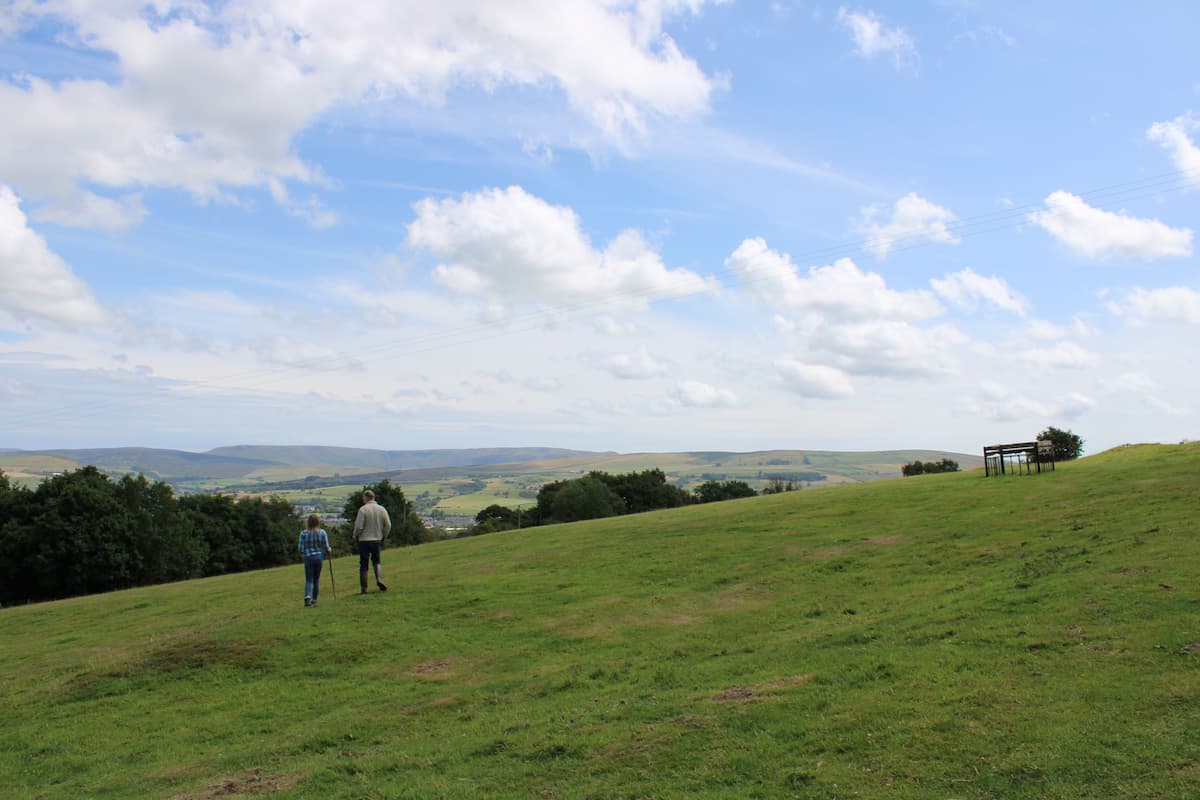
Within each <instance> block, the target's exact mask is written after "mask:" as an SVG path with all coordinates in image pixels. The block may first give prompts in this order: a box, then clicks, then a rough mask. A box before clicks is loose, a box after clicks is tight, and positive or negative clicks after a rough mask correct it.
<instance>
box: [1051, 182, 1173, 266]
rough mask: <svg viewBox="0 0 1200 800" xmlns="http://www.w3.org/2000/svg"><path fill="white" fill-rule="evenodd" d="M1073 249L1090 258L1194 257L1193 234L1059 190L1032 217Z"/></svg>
mask: <svg viewBox="0 0 1200 800" xmlns="http://www.w3.org/2000/svg"><path fill="white" fill-rule="evenodd" d="M1029 220H1030V222H1033V223H1034V224H1035V225H1038V226H1040V227H1042V228H1045V229H1046V231H1048V232H1049V233H1050V235H1051V236H1053V237H1054V238H1055V239H1058V240H1059V241H1060V242H1062V243H1063V244H1064V245H1066V246H1067V247H1068V248H1070V249H1071V250H1074V251H1075V252H1077V253H1079V254H1081V255H1083V256H1086V257H1088V258H1094V259H1103V258H1145V259H1154V258H1165V257H1167V256H1188V255H1191V254H1192V231H1191V229H1189V228H1171V227H1168V226H1167V225H1164V224H1163V223H1162V222H1159V221H1158V220H1156V219H1138V218H1137V217H1131V216H1129V214H1127V213H1126V212H1125V211H1119V212H1116V213H1114V212H1111V211H1103V210H1101V209H1098V208H1093V207H1092V206H1089V205H1088V204H1087V203H1086V202H1084V200H1083V198H1081V197H1078V196H1076V195H1073V194H1071V193H1070V192H1064V191H1061V190H1059V191H1056V192H1054V193H1052V194H1051V195H1050V196H1049V197H1047V198H1046V208H1045V209H1044V210H1041V211H1035V212H1033V213H1032V214H1030V215H1029Z"/></svg>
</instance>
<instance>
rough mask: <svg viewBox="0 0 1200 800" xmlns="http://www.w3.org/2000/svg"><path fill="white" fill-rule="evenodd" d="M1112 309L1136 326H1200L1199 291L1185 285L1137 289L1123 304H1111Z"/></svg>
mask: <svg viewBox="0 0 1200 800" xmlns="http://www.w3.org/2000/svg"><path fill="white" fill-rule="evenodd" d="M1109 310H1110V311H1112V312H1113V313H1114V314H1116V315H1118V316H1124V317H1128V318H1129V319H1130V321H1131V322H1134V323H1135V324H1142V325H1148V324H1150V323H1153V322H1182V323H1184V324H1187V325H1200V292H1197V291H1196V290H1194V289H1188V288H1186V287H1183V286H1172V287H1169V288H1166V289H1135V290H1134V291H1132V292H1130V293H1129V294H1128V295H1126V297H1125V301H1124V303H1117V302H1111V303H1109Z"/></svg>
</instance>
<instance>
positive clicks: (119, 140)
mask: <svg viewBox="0 0 1200 800" xmlns="http://www.w3.org/2000/svg"><path fill="white" fill-rule="evenodd" d="M705 4H706V3H705V2H704V0H661V1H660V2H642V3H631V2H607V1H599V2H594V1H592V0H545V1H544V2H528V3H520V4H512V3H477V2H468V0H445V2H440V3H435V4H430V3H427V2H424V1H423V0H387V1H386V2H384V0H375V1H374V2H370V1H368V2H362V3H357V4H356V5H355V8H354V13H352V14H350V13H346V9H345V7H344V5H343V4H339V3H334V2H310V3H294V2H290V0H246V1H245V2H238V3H223V4H218V5H216V6H215V7H214V6H211V5H209V4H203V3H182V4H176V5H173V6H171V7H167V6H166V5H164V4H144V3H120V4H115V3H47V4H44V5H40V4H39V5H32V4H29V5H23V6H22V8H21V9H19V10H20V13H17V11H15V10H12V9H10V10H8V11H4V12H0V28H2V29H3V30H6V31H7V30H12V29H15V28H16V27H17V25H18V24H19V22H20V23H28V24H33V23H34V22H36V21H38V20H35V17H38V16H40V17H42V18H44V20H45V21H47V23H48V24H50V25H53V26H61V29H60V34H61V35H60V40H61V41H64V42H71V43H73V44H75V45H76V46H78V47H81V48H85V49H87V50H90V51H92V52H96V53H102V54H106V55H107V54H111V55H112V56H114V57H115V58H114V64H115V66H114V69H115V70H116V72H117V79H116V80H110V79H109V76H105V79H104V80H100V79H89V78H87V77H83V78H78V79H72V80H66V81H62V82H60V83H51V82H48V81H46V80H43V79H41V78H39V77H37V76H33V77H28V78H22V79H20V82H19V83H14V82H3V81H0V119H4V120H5V135H4V136H3V137H2V138H0V174H3V175H5V176H6V180H8V182H9V183H10V184H11V185H13V186H15V187H16V188H17V189H18V190H19V191H21V192H22V194H24V195H25V196H27V197H30V198H33V199H36V200H38V201H39V202H42V201H45V202H48V203H49V206H48V207H47V209H46V210H45V212H44V213H45V214H46V215H47V216H46V218H48V219H49V218H54V219H57V220H59V221H63V222H69V223H70V224H83V225H93V226H100V227H109V228H111V227H114V226H117V225H128V224H132V223H133V222H135V221H136V218H138V217H139V214H138V213H136V212H137V210H138V206H137V204H136V203H135V202H134V201H132V200H129V199H126V200H125V201H124V206H122V204H121V201H111V200H107V198H101V197H99V196H98V195H94V194H91V193H90V192H89V190H88V189H87V188H86V186H87V185H89V184H90V185H94V186H100V187H106V188H107V189H109V190H121V189H141V188H143V187H170V188H178V189H183V190H185V191H188V192H190V193H191V194H193V195H194V196H196V197H197V198H199V199H201V200H206V201H207V200H213V199H219V200H229V199H230V195H229V194H228V192H229V191H230V190H233V191H236V190H240V189H245V188H258V189H266V190H268V191H270V192H271V193H272V194H273V195H274V196H275V197H276V198H277V199H278V198H280V197H281V196H282V197H283V198H284V200H283V202H282V204H283V206H284V208H285V210H287V211H288V212H289V213H293V214H296V215H298V216H301V217H303V218H305V219H307V220H309V221H310V223H312V224H314V225H317V226H322V225H328V224H332V222H333V221H334V218H335V217H334V215H333V213H332V212H330V211H328V210H326V209H325V208H324V207H323V206H321V204H320V203H319V201H315V200H313V201H304V202H300V203H296V202H294V201H291V200H290V198H288V197H287V193H286V192H284V193H282V195H281V193H280V192H279V191H278V187H279V186H282V185H283V184H284V183H287V182H299V183H310V184H311V183H318V184H319V183H322V181H323V179H322V177H321V175H320V173H319V172H318V171H317V170H315V169H314V168H312V167H311V166H310V165H308V164H306V163H304V161H303V160H302V159H301V158H300V157H299V156H298V155H297V154H296V152H295V147H294V140H295V138H296V136H297V134H298V133H300V132H301V131H303V130H304V129H305V128H307V127H308V126H309V125H311V124H312V123H313V122H314V120H316V119H317V118H318V117H319V116H320V115H322V114H323V113H325V112H327V111H328V110H329V109H331V108H333V107H336V106H349V105H354V104H357V103H363V102H365V103H367V104H378V105H385V104H389V103H396V102H400V103H410V104H416V105H424V106H435V105H438V104H441V103H444V102H445V100H446V98H447V96H448V95H449V93H450V92H451V90H453V89H454V88H456V87H460V86H468V87H480V88H482V89H484V90H486V91H489V92H495V91H497V90H499V89H501V88H502V87H506V86H516V87H530V88H533V89H538V90H542V92H541V96H543V97H547V96H548V97H550V98H551V99H552V100H557V101H558V102H563V101H565V103H566V104H567V105H568V106H570V107H571V108H572V109H573V110H574V111H575V112H576V114H577V115H578V116H579V117H581V118H583V119H585V120H587V121H588V123H589V124H590V125H592V126H594V127H595V128H597V129H599V131H600V132H601V135H603V136H604V137H606V138H607V139H608V140H609V141H612V142H616V143H618V144H624V143H626V142H628V141H630V140H631V139H634V138H637V137H641V136H642V135H643V134H644V133H645V132H646V131H647V130H648V128H649V126H650V125H651V124H652V123H653V122H654V121H655V120H657V119H660V118H681V119H688V118H695V117H698V116H700V115H703V114H704V113H706V112H707V110H708V109H709V104H710V99H711V96H712V93H713V92H714V91H715V90H716V89H717V88H718V86H720V85H721V81H720V80H719V79H715V78H711V77H709V76H708V75H706V74H705V73H704V72H703V71H702V70H701V69H700V67H699V66H698V65H697V64H696V62H695V61H694V60H693V59H691V58H689V57H688V56H686V55H685V54H684V53H683V52H682V51H680V49H679V47H678V46H677V45H676V43H675V42H674V41H673V40H672V39H671V38H670V37H669V36H668V35H667V34H666V33H665V32H664V27H663V26H664V24H665V22H666V20H667V19H669V18H671V17H674V16H678V15H680V14H685V13H692V14H695V13H699V12H700V11H701V10H702V9H703V6H704V5H705ZM556 95H557V97H556ZM515 135H516V134H515V133H514V136H515ZM114 202H116V206H114V205H113V203H114Z"/></svg>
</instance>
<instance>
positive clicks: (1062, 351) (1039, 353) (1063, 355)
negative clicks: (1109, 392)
mask: <svg viewBox="0 0 1200 800" xmlns="http://www.w3.org/2000/svg"><path fill="white" fill-rule="evenodd" d="M1021 357H1022V359H1023V360H1025V361H1027V362H1029V363H1030V364H1033V365H1034V366H1036V367H1042V368H1045V369H1086V368H1088V367H1094V366H1096V365H1097V364H1099V363H1100V357H1099V356H1098V355H1096V354H1095V353H1093V352H1091V351H1090V350H1086V349H1084V348H1083V347H1080V346H1079V345H1077V344H1075V343H1074V342H1059V343H1058V344H1056V345H1054V346H1053V347H1038V348H1034V349H1031V350H1027V351H1025V352H1024V353H1023V354H1022V356H1021Z"/></svg>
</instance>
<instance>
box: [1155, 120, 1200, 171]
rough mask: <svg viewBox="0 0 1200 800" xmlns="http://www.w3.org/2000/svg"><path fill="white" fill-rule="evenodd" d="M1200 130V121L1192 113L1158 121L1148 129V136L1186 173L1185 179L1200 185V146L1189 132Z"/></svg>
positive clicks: (1177, 167)
mask: <svg viewBox="0 0 1200 800" xmlns="http://www.w3.org/2000/svg"><path fill="white" fill-rule="evenodd" d="M1197 130H1200V121H1198V120H1197V119H1196V117H1195V116H1194V115H1192V114H1184V115H1183V116H1180V117H1176V118H1175V119H1173V120H1169V121H1167V122H1156V123H1154V124H1153V125H1151V126H1150V128H1149V130H1147V131H1146V137H1147V138H1148V139H1150V141H1152V142H1157V143H1158V144H1160V145H1162V146H1163V149H1165V150H1166V151H1167V152H1168V153H1170V154H1171V160H1172V161H1174V162H1175V167H1176V169H1178V170H1180V171H1181V172H1184V173H1185V176H1184V177H1185V179H1186V180H1187V182H1188V183H1190V184H1192V185H1193V186H1196V185H1200V147H1197V146H1196V145H1195V143H1194V142H1192V139H1191V137H1190V136H1189V135H1188V134H1189V133H1194V132H1196V131H1197Z"/></svg>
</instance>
